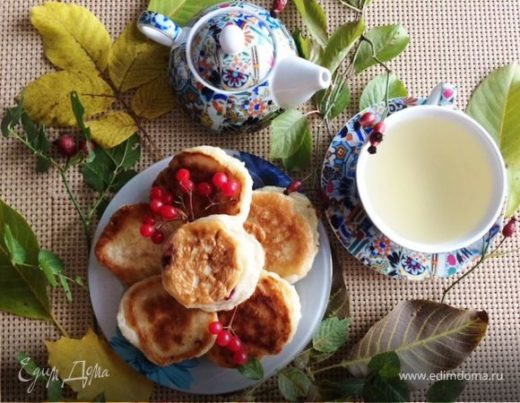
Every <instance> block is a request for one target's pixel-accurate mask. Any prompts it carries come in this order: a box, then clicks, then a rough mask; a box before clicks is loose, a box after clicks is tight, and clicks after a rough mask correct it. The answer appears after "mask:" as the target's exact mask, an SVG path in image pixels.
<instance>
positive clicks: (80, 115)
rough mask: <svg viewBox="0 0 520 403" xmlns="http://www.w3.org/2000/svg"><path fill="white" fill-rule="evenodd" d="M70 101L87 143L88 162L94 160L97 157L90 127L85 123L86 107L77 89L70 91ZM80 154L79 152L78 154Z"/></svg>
mask: <svg viewBox="0 0 520 403" xmlns="http://www.w3.org/2000/svg"><path fill="white" fill-rule="evenodd" d="M70 102H71V104H72V111H73V112H74V116H75V117H76V122H77V124H78V127H79V128H80V130H81V134H82V135H83V140H85V144H86V145H87V162H92V161H93V160H94V158H95V154H94V146H93V145H92V134H91V133H90V128H88V127H87V126H86V125H85V108H84V107H83V104H82V103H81V100H80V99H79V95H78V93H77V92H76V91H72V92H71V93H70ZM76 155H78V154H76Z"/></svg>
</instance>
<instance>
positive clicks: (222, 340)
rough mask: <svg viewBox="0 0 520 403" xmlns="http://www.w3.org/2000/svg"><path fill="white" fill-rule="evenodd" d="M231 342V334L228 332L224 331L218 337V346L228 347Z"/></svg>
mask: <svg viewBox="0 0 520 403" xmlns="http://www.w3.org/2000/svg"><path fill="white" fill-rule="evenodd" d="M230 341H231V334H229V332H228V331H227V330H222V331H221V332H220V333H219V334H218V336H217V341H216V343H217V346H220V347H226V346H227V345H228V344H229V342H230Z"/></svg>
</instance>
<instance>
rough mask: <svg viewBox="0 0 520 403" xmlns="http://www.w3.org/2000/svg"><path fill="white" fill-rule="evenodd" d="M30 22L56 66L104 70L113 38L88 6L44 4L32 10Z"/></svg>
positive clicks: (67, 68)
mask: <svg viewBox="0 0 520 403" xmlns="http://www.w3.org/2000/svg"><path fill="white" fill-rule="evenodd" d="M31 22H32V24H33V26H34V27H35V28H36V29H37V30H38V32H39V33H40V35H41V36H42V39H43V46H44V49H45V55H46V56H47V58H48V59H49V60H50V62H51V63H52V64H54V65H55V66H57V67H59V68H61V69H64V70H70V71H81V72H83V73H90V72H92V73H97V72H98V71H103V70H105V68H106V66H107V62H108V54H109V51H110V46H111V44H112V39H111V38H110V34H109V33H108V31H107V30H106V28H105V26H104V25H103V24H102V23H101V21H99V20H98V18H97V17H96V16H95V15H94V14H92V13H91V12H90V11H89V10H88V9H86V8H85V7H82V6H78V5H76V4H66V3H57V2H49V3H45V4H44V5H42V6H37V7H34V8H33V9H32V10H31Z"/></svg>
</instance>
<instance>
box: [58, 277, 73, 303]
mask: <svg viewBox="0 0 520 403" xmlns="http://www.w3.org/2000/svg"><path fill="white" fill-rule="evenodd" d="M59 278H60V284H61V288H63V292H64V293H65V297H67V301H69V302H72V291H71V290H70V286H69V283H68V281H67V278H66V277H65V276H59Z"/></svg>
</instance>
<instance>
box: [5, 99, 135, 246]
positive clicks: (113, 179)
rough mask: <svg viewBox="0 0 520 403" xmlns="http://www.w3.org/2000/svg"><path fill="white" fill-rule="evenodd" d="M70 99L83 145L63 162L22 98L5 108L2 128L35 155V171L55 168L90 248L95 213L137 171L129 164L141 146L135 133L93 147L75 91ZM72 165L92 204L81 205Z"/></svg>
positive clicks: (132, 162) (101, 209) (7, 135)
mask: <svg viewBox="0 0 520 403" xmlns="http://www.w3.org/2000/svg"><path fill="white" fill-rule="evenodd" d="M69 102H70V105H71V106H70V110H71V111H72V113H73V114H74V116H75V119H76V121H77V125H78V127H80V129H81V133H82V136H83V141H84V144H85V147H84V149H81V150H78V151H77V152H76V153H75V154H74V155H72V156H71V157H70V158H67V160H66V162H65V163H61V162H59V161H57V160H56V159H55V158H54V157H53V156H52V154H51V152H50V151H51V150H50V147H49V144H50V143H49V140H48V137H47V136H48V135H47V133H46V130H45V127H44V126H43V125H38V124H36V123H35V122H33V121H32V119H31V118H30V117H29V115H28V114H27V112H26V110H25V104H24V100H23V99H22V100H20V102H19V104H18V105H17V106H16V107H13V108H10V109H8V110H7V111H6V113H5V115H4V117H3V119H2V124H1V128H2V134H3V135H4V136H5V137H7V138H13V139H15V140H17V141H19V142H20V143H22V144H23V145H24V146H25V147H27V149H29V151H31V152H32V153H33V154H34V155H35V156H36V158H37V162H36V169H37V171H38V172H45V171H47V170H48V169H49V168H51V167H53V168H55V169H56V170H57V171H58V173H59V175H60V177H61V179H62V182H63V185H64V187H65V191H66V193H67V195H68V197H69V199H70V201H71V202H72V204H73V206H74V209H75V210H76V212H77V213H78V216H79V219H80V221H81V224H82V227H83V233H84V236H85V240H86V242H87V246H88V249H90V237H91V230H92V224H93V222H94V219H95V218H96V214H97V215H99V214H100V213H102V212H103V210H104V207H106V205H107V203H108V201H109V196H110V194H112V193H114V192H116V191H117V190H119V189H120V188H121V187H122V186H123V185H124V184H125V183H126V182H127V181H128V180H129V179H131V178H132V177H133V176H134V175H135V173H136V171H135V170H133V169H131V168H132V167H133V166H134V165H135V164H136V163H137V161H138V160H139V158H140V146H139V139H138V137H137V136H135V135H134V136H132V137H130V138H129V139H127V140H125V141H124V142H123V143H121V144H120V145H118V146H116V147H114V148H112V149H110V150H104V149H102V148H100V147H96V148H94V146H93V143H92V140H91V132H90V128H89V127H86V125H85V122H84V120H83V117H84V112H85V111H84V108H83V105H82V103H81V101H80V99H79V97H78V94H77V93H76V92H72V93H71V95H70V101H69ZM74 167H79V169H80V171H81V173H82V174H83V178H84V180H85V183H86V184H87V185H88V186H89V187H90V188H92V189H93V190H95V191H96V192H97V193H98V195H97V198H96V199H95V201H94V202H93V204H92V205H91V206H89V207H88V208H87V209H83V208H82V207H81V206H80V203H79V201H78V197H77V195H76V194H75V192H74V191H73V190H72V187H71V185H70V182H69V179H68V176H69V173H70V170H71V169H72V168H74Z"/></svg>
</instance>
